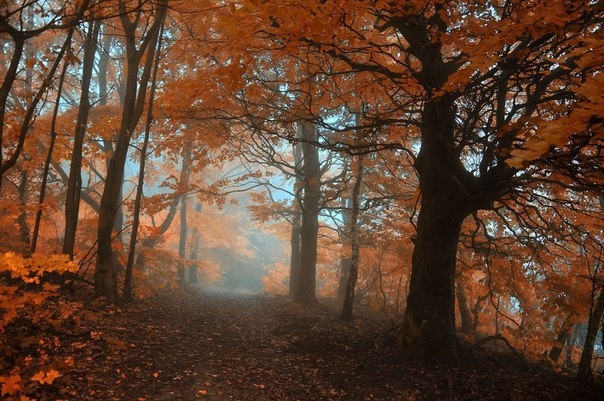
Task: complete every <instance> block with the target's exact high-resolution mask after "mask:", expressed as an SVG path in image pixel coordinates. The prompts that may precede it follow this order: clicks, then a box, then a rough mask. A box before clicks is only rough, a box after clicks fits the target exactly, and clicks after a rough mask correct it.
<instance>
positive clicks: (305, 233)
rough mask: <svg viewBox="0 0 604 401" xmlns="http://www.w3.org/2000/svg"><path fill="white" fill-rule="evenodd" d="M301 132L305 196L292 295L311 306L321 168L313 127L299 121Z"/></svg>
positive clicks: (314, 285)
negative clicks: (299, 254)
mask: <svg viewBox="0 0 604 401" xmlns="http://www.w3.org/2000/svg"><path fill="white" fill-rule="evenodd" d="M298 127H300V128H299V129H301V133H302V135H301V136H302V138H303V141H304V142H303V143H302V154H303V157H304V160H303V165H302V172H303V174H304V195H303V197H302V205H301V208H302V226H301V228H300V239H301V246H300V252H301V257H300V275H299V282H298V286H297V287H298V290H297V291H296V294H295V296H294V300H295V301H296V302H300V303H302V304H305V305H312V304H315V303H316V302H317V298H316V286H317V283H316V272H317V235H318V233H319V210H320V203H321V175H322V172H321V166H320V163H319V150H318V149H317V146H316V145H315V144H314V143H315V142H316V140H317V133H316V131H315V126H314V124H312V123H309V122H306V121H300V122H298Z"/></svg>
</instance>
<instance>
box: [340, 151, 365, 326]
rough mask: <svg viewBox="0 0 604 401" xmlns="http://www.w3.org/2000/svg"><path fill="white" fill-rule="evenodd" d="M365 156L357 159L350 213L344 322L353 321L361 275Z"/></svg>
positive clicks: (343, 311)
mask: <svg viewBox="0 0 604 401" xmlns="http://www.w3.org/2000/svg"><path fill="white" fill-rule="evenodd" d="M363 158H364V156H363V155H360V156H358V159H357V171H356V177H355V182H354V187H353V188H352V197H351V208H352V210H351V213H350V225H349V227H350V232H349V234H350V245H351V252H350V253H351V255H350V269H349V271H348V280H347V283H346V292H345V295H344V302H343V306H342V315H341V318H342V320H351V319H352V307H353V304H354V291H355V286H356V284H357V278H358V274H359V257H360V249H359V248H360V243H359V242H360V241H359V226H358V225H359V209H360V201H361V199H360V198H361V185H362V184H363V169H364V165H363Z"/></svg>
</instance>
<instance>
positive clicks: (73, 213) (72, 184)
mask: <svg viewBox="0 0 604 401" xmlns="http://www.w3.org/2000/svg"><path fill="white" fill-rule="evenodd" d="M99 29H100V22H99V21H94V22H90V23H89V24H88V34H87V35H86V42H85V43H84V62H83V64H82V85H81V93H80V104H79V110H78V118H77V122H76V127H75V135H74V141H73V151H72V153H71V163H70V164H69V180H68V183H67V194H66V197H65V236H64V238H63V253H64V254H66V255H69V257H70V258H72V259H73V250H74V247H75V239H76V231H77V227H78V215H79V210H80V196H81V195H80V194H81V192H82V176H81V174H82V147H83V146H84V136H85V134H86V126H87V125H88V113H89V112H90V108H91V105H90V83H91V81H92V70H93V67H94V56H95V54H96V50H97V40H98V36H99Z"/></svg>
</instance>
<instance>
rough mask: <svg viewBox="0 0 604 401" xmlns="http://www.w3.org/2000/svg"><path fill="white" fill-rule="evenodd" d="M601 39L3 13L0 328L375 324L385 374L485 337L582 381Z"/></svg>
mask: <svg viewBox="0 0 604 401" xmlns="http://www.w3.org/2000/svg"><path fill="white" fill-rule="evenodd" d="M602 18H603V9H602V5H601V4H600V3H598V2H576V1H566V0H552V1H535V2H526V1H484V2H463V1H462V2H446V1H418V0H409V1H400V2H388V1H379V0H378V1H367V2H363V1H355V2H338V1H310V2H293V1H283V2H280V3H278V4H275V3H272V2H258V1H243V2H239V3H235V2H233V3H230V2H213V1H190V2H181V1H175V0H172V1H168V0H155V1H144V0H140V1H125V0H107V1H105V0H98V1H89V0H82V1H78V2H71V1H53V0H34V1H28V2H25V1H13V2H1V3H0V47H1V48H2V52H1V53H0V71H1V74H2V77H3V80H2V84H1V86H0V120H1V122H2V123H1V125H0V165H1V167H0V174H1V177H0V178H1V180H0V199H1V201H2V203H1V206H0V251H2V253H3V256H2V257H1V258H2V259H1V261H2V262H1V264H0V269H2V270H4V271H5V273H4V275H3V276H2V277H3V278H2V279H1V280H2V281H1V282H0V284H1V288H2V296H3V297H5V298H6V299H9V301H3V303H2V304H0V308H2V309H3V310H4V318H3V323H2V324H3V325H8V324H10V322H11V321H12V320H13V319H15V318H16V316H17V313H18V311H19V310H21V308H24V307H25V305H29V304H30V303H33V304H39V303H40V302H41V300H42V299H46V298H48V297H51V296H53V294H54V293H55V291H57V288H55V286H54V284H57V285H61V286H63V285H66V284H69V285H77V286H83V287H84V288H86V289H87V290H88V291H91V292H94V294H95V296H96V297H104V298H106V299H107V300H108V301H109V302H111V303H116V302H117V303H119V302H124V301H126V302H129V301H133V300H136V298H137V297H147V296H151V295H152V294H153V293H154V292H156V291H160V290H161V288H165V287H174V286H199V287H201V288H206V289H208V290H212V291H220V292H222V291H225V292H229V291H233V292H237V293H240V294H244V293H263V292H267V293H271V294H284V295H288V296H291V298H292V299H293V300H294V301H295V302H298V303H300V304H303V305H314V304H316V303H317V299H318V298H319V299H322V298H332V299H335V300H337V302H339V304H338V305H341V318H342V319H343V320H351V319H353V318H354V308H355V307H356V306H357V305H360V304H363V305H368V306H370V307H371V308H373V309H374V310H375V311H376V313H384V314H388V315H389V316H391V317H392V319H393V321H394V322H395V324H394V326H393V331H392V332H391V333H390V334H389V335H391V336H392V341H393V342H394V343H395V346H396V347H397V349H398V350H399V351H400V353H401V358H406V359H444V360H448V361H457V360H458V359H459V358H460V355H459V352H458V350H459V338H462V339H477V338H482V337H484V336H491V335H494V336H497V337H493V338H497V339H499V338H504V339H505V341H506V342H507V343H508V344H509V345H510V346H511V347H513V348H514V349H515V350H518V352H521V353H523V354H524V355H527V356H530V357H531V358H536V359H539V358H542V359H544V360H546V361H547V363H549V364H551V365H552V366H564V367H567V368H569V369H572V370H574V371H575V372H576V374H577V375H578V377H579V378H580V379H581V380H582V381H584V382H586V383H589V382H590V381H591V380H592V378H593V372H601V369H602V368H601V361H600V360H599V359H598V357H601V356H602V355H603V352H604V351H603V340H602V313H603V310H604V291H603V277H604V276H603V274H604V273H603V271H602V253H603V248H602V247H603V245H602V244H603V243H604V241H603V238H602V236H603V230H604V224H603V221H604V219H603V216H604V192H603V183H604V177H603V174H602V166H603V165H604V163H603V156H604V155H603V152H602V149H603V146H602V145H603V140H604V136H603V133H602V132H603V131H602V123H603V121H604V120H603V119H604V117H603V116H602V110H603V109H604V104H603V100H602V99H603V98H602V96H601V94H602V90H603V89H604V85H603V74H602V66H603V65H604V52H603V51H602V44H603V43H604V38H603V37H602V29H601V28H602ZM58 255H65V256H63V257H61V256H58ZM23 282H25V283H27V285H26V286H25V287H23ZM44 283H46V284H48V286H47V285H46V284H44ZM50 283H52V285H50ZM38 285H39V286H40V288H39V289H37V287H38ZM34 287H35V288H34ZM38 290H39V291H38ZM30 291H32V294H33V293H35V294H38V295H36V296H35V297H34V296H33V295H28V294H29V292H30ZM29 297H34V298H35V299H34V298H32V299H30V298H29ZM37 297H40V298H37ZM3 299H4V298H3ZM6 377H9V376H6ZM13 377H14V376H13ZM6 380H8V379H6ZM5 382H6V381H5Z"/></svg>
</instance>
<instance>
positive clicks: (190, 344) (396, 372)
mask: <svg viewBox="0 0 604 401" xmlns="http://www.w3.org/2000/svg"><path fill="white" fill-rule="evenodd" d="M87 309H88V310H89V311H90V316H93V315H94V316H96V317H95V318H94V319H91V320H89V321H86V320H84V321H83V322H81V323H80V324H79V325H78V327H77V329H76V328H74V329H72V330H70V331H69V332H65V333H63V334H60V335H58V336H55V341H57V342H60V344H61V346H60V347H59V348H58V350H59V351H57V352H60V353H62V354H64V356H65V358H73V359H74V360H75V362H73V363H71V364H70V365H71V367H70V368H63V369H61V377H59V378H58V379H56V380H54V381H53V382H52V383H50V384H45V385H44V386H40V387H39V390H37V394H31V395H30V397H32V396H35V398H36V399H38V400H128V401H129V400H132V401H143V400H149V401H151V400H153V401H172V400H174V401H178V400H185V401H186V400H250V401H260V400H276V401H286V400H301V401H306V400H347V401H348V400H349V401H355V400H385V401H390V400H410V401H411V400H448V401H453V400H455V401H461V400H590V399H594V400H595V399H604V392H602V393H598V392H597V391H594V390H592V391H591V392H590V393H587V392H585V391H583V390H582V389H581V388H580V387H579V386H577V385H576V383H575V381H574V380H573V379H572V378H569V377H566V376H563V375H559V374H555V373H553V372H551V371H548V370H546V369H542V368H540V367H538V366H535V365H530V364H527V363H524V362H521V361H519V360H518V359H517V358H516V357H515V356H514V355H512V354H511V353H509V352H504V350H502V351H501V352H494V351H493V350H491V351H489V352H488V353H485V352H481V351H475V352H473V354H468V355H467V356H466V359H465V360H464V361H463V362H461V363H460V364H458V365H455V366H452V365H447V364H442V363H438V362H436V361H428V362H421V363H420V362H403V361H401V359H400V358H399V357H398V356H397V354H396V351H395V350H394V349H392V348H391V347H388V346H384V347H376V338H378V334H379V333H380V331H381V330H383V329H384V327H385V326H384V322H383V321H379V320H377V319H375V318H370V317H369V315H367V316H365V317H363V316H357V317H356V319H355V320H354V321H353V322H342V321H340V320H339V319H338V315H337V313H336V311H335V310H334V309H332V308H330V307H328V306H325V304H323V305H318V306H317V307H311V308H305V307H302V306H300V305H297V304H294V303H292V302H290V301H288V300H287V299H286V298H282V297H269V296H258V295H256V296H242V297H233V296H221V295H204V294H199V293H194V292H188V293H185V294H183V293H170V294H163V295H160V296H156V297H153V298H149V299H147V300H142V301H138V302H136V303H134V304H133V305H130V306H127V307H114V306H110V307H108V306H107V305H103V304H102V303H92V304H89V305H88V306H87ZM99 315H100V317H101V318H100V319H99V318H98V317H99ZM360 315H363V314H360ZM600 390H601V389H600ZM599 397H601V398H599ZM32 398H33V397H32Z"/></svg>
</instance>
